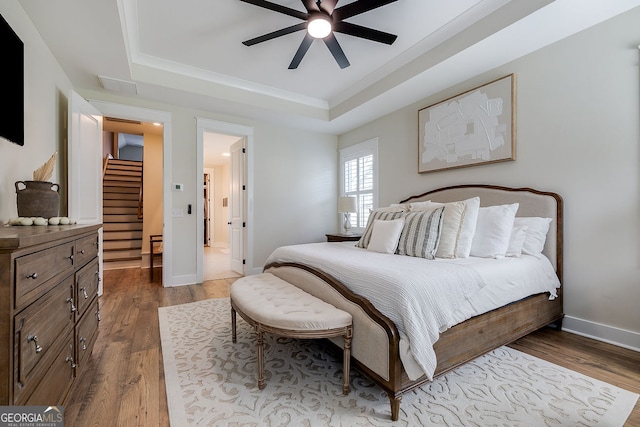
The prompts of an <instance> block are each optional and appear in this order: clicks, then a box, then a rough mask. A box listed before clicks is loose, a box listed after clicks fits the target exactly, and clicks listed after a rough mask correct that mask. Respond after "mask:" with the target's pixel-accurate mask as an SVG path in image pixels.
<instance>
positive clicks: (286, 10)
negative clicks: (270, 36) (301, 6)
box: [240, 0, 309, 21]
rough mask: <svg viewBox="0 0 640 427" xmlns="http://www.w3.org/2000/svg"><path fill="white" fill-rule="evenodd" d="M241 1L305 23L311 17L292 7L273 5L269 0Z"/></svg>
mask: <svg viewBox="0 0 640 427" xmlns="http://www.w3.org/2000/svg"><path fill="white" fill-rule="evenodd" d="M240 1H241V2H244V3H249V4H252V5H255V6H260V7H264V8H265V9H269V10H273V11H274V12H280V13H283V14H285V15H289V16H293V17H294V18H300V19H303V20H305V21H306V20H307V18H308V17H309V15H308V14H307V13H305V12H300V11H299V10H295V9H291V8H290V7H286V6H282V5H279V4H276V3H272V2H270V1H267V0H240Z"/></svg>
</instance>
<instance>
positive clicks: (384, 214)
mask: <svg viewBox="0 0 640 427" xmlns="http://www.w3.org/2000/svg"><path fill="white" fill-rule="evenodd" d="M384 209H385V208H382V209H374V210H373V211H372V212H371V213H370V214H369V219H368V220H367V226H366V227H365V229H364V233H363V234H362V237H360V240H358V243H356V247H358V248H365V249H366V248H367V246H369V240H371V232H372V231H373V223H374V222H375V221H376V220H378V219H380V220H384V221H390V220H393V219H398V218H401V217H402V216H403V215H404V211H388V210H384Z"/></svg>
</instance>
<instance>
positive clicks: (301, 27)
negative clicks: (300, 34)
mask: <svg viewBox="0 0 640 427" xmlns="http://www.w3.org/2000/svg"><path fill="white" fill-rule="evenodd" d="M306 29H307V23H306V22H301V23H299V24H296V25H292V26H290V27H287V28H283V29H281V30H278V31H274V32H272V33H269V34H265V35H262V36H259V37H255V38H253V39H251V40H247V41H243V42H242V44H243V45H245V46H253V45H254V44H258V43H262V42H266V41H267V40H271V39H275V38H276V37H280V36H286V35H287V34H291V33H295V32H296V31H300V30H306Z"/></svg>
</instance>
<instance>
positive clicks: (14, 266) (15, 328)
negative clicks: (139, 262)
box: [0, 225, 101, 405]
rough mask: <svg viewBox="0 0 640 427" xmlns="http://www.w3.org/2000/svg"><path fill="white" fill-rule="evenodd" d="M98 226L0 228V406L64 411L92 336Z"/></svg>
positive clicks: (95, 326) (97, 317)
mask: <svg viewBox="0 0 640 427" xmlns="http://www.w3.org/2000/svg"><path fill="white" fill-rule="evenodd" d="M100 227H101V225H60V226H30V227H19V226H14V227H10V226H0V405H62V404H63V403H64V401H65V399H66V397H67V395H68V393H69V390H70V389H71V387H72V385H73V383H74V381H75V380H76V378H78V377H79V375H80V373H81V371H82V368H83V367H84V365H85V362H86V360H87V357H88V356H89V354H90V353H91V350H92V348H93V344H94V343H95V340H96V338H97V336H98V322H99V320H100V310H99V306H98V296H97V295H98V281H99V271H98V269H99V263H98V252H99V250H100V248H99V247H98V246H99V243H98V242H99V240H98V230H99V228H100Z"/></svg>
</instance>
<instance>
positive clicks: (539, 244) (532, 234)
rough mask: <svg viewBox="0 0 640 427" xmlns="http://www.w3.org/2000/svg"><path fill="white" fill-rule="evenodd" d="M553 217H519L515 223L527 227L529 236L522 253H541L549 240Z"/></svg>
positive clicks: (525, 240)
mask: <svg viewBox="0 0 640 427" xmlns="http://www.w3.org/2000/svg"><path fill="white" fill-rule="evenodd" d="M551 221H553V220H552V219H551V218H540V217H518V218H516V220H515V222H514V224H515V225H519V226H526V227H527V237H526V238H525V239H524V244H523V245H522V253H523V254H529V255H536V256H537V255H540V254H541V253H542V250H543V249H544V243H545V242H546V240H547V233H548V232H549V224H551Z"/></svg>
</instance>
